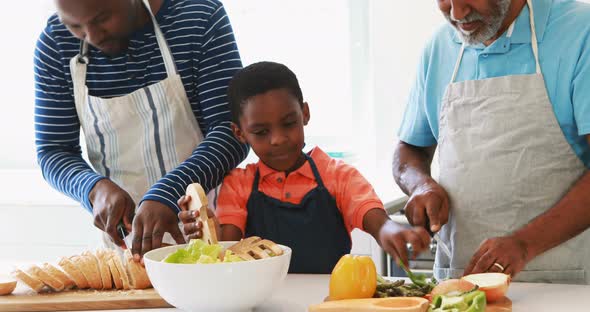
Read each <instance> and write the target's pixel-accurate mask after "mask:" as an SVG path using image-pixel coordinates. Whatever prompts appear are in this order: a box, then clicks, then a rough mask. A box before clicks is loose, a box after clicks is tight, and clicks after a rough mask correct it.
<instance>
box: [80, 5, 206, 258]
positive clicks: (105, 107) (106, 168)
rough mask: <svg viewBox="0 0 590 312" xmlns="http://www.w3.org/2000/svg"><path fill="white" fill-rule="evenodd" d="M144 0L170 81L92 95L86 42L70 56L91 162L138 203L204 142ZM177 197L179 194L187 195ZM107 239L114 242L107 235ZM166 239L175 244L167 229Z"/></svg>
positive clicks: (178, 76) (172, 60) (180, 81)
mask: <svg viewBox="0 0 590 312" xmlns="http://www.w3.org/2000/svg"><path fill="white" fill-rule="evenodd" d="M143 3H144V6H145V7H146V8H147V9H148V11H149V14H150V17H151V20H152V23H153V25H154V31H155V33H156V39H157V41H158V47H159V48H160V51H161V52H162V58H163V60H164V65H165V67H166V74H167V78H166V79H164V80H162V81H160V82H158V83H155V84H152V85H150V86H147V87H144V88H142V89H139V90H136V91H134V92H132V93H131V94H128V95H125V96H121V97H116V98H108V99H103V98H99V97H94V96H90V95H89V94H88V88H87V87H86V70H87V63H88V58H87V57H86V56H85V55H86V54H87V51H88V46H87V43H86V42H83V43H82V50H83V51H82V55H78V56H76V57H74V58H72V59H71V60H70V70H71V74H72V80H73V83H74V98H75V102H76V111H77V113H78V118H79V120H80V124H81V126H82V130H83V133H84V135H85V139H86V146H87V152H88V158H89V161H90V163H91V164H92V166H93V167H94V169H95V170H96V171H97V172H99V173H100V174H102V175H104V176H106V177H107V178H109V179H110V180H112V181H113V182H115V183H116V184H117V185H119V186H120V187H122V188H123V189H124V190H125V191H127V192H128V193H129V195H131V198H133V201H134V202H135V204H136V205H138V204H139V202H140V201H141V199H142V197H143V196H144V194H145V193H146V192H147V191H148V189H149V188H150V187H151V186H152V185H154V184H155V183H156V182H157V181H158V180H159V179H160V178H161V177H163V176H164V175H165V174H166V173H167V172H169V171H170V170H172V169H174V168H176V167H177V166H178V165H179V164H180V163H181V162H183V161H184V160H186V159H188V157H189V156H190V155H191V154H192V152H193V150H194V149H195V148H196V147H197V146H198V145H199V143H200V142H201V141H202V140H203V134H202V133H201V129H200V128H199V125H198V124H197V121H196V119H195V116H194V114H193V112H192V110H191V107H190V103H189V100H188V98H187V95H186V92H185V90H184V86H183V84H182V80H181V78H180V75H179V74H178V72H177V71H176V66H175V64H174V59H173V57H172V53H171V52H170V49H169V47H168V44H167V43H166V39H165V38H164V35H163V34H162V31H161V30H160V27H159V25H158V23H157V21H156V19H155V17H154V15H153V13H152V11H151V8H150V6H149V3H148V1H147V0H143ZM173 195H176V196H178V197H179V198H180V196H181V195H183V194H173ZM104 241H105V243H106V244H107V245H108V246H109V247H112V246H114V245H113V244H112V243H111V241H110V239H109V238H108V236H107V235H106V234H104ZM164 241H165V242H166V243H174V240H172V238H171V236H170V234H169V233H166V235H165V236H164Z"/></svg>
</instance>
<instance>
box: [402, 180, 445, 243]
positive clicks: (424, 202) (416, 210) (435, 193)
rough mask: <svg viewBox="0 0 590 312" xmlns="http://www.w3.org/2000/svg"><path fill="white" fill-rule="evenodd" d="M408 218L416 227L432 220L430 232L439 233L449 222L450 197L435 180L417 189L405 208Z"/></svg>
mask: <svg viewBox="0 0 590 312" xmlns="http://www.w3.org/2000/svg"><path fill="white" fill-rule="evenodd" d="M404 210H405V211H406V218H408V221H409V222H410V224H412V225H414V226H422V227H423V226H425V224H426V216H428V218H429V219H430V230H431V231H432V232H438V231H439V230H440V228H441V227H442V226H443V225H444V224H446V223H447V221H448V220H449V196H448V195H447V192H446V191H445V190H444V189H443V188H442V187H441V186H440V185H439V184H438V183H436V182H435V181H434V180H430V181H428V182H427V183H424V184H422V185H420V186H419V187H417V188H416V189H415V190H414V192H413V193H412V195H411V196H410V199H409V200H408V202H407V203H406V207H405V208H404Z"/></svg>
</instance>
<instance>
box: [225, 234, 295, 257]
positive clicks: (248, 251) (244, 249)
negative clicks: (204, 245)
mask: <svg viewBox="0 0 590 312" xmlns="http://www.w3.org/2000/svg"><path fill="white" fill-rule="evenodd" d="M228 249H229V250H230V251H232V252H233V253H235V254H236V255H237V256H238V257H240V258H242V259H243V260H246V261H250V260H257V259H264V258H269V257H271V256H280V255H282V254H283V249H282V248H281V246H279V245H277V244H275V242H273V241H271V240H268V239H262V238H260V237H258V236H250V237H248V238H244V239H242V240H241V241H239V242H237V243H235V244H234V245H232V246H230V247H229V248H228Z"/></svg>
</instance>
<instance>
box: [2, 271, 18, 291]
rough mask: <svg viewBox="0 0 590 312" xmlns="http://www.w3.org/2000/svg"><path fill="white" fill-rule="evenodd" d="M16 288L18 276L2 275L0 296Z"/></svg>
mask: <svg viewBox="0 0 590 312" xmlns="http://www.w3.org/2000/svg"><path fill="white" fill-rule="evenodd" d="M15 288H16V278H14V277H12V276H6V275H0V296H5V295H10V294H12V292H13V291H14V289H15Z"/></svg>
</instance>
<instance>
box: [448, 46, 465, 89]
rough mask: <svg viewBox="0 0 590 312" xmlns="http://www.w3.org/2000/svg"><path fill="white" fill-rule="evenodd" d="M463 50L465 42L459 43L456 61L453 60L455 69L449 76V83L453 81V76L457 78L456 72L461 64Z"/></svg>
mask: <svg viewBox="0 0 590 312" xmlns="http://www.w3.org/2000/svg"><path fill="white" fill-rule="evenodd" d="M464 52H465V42H463V44H461V50H460V51H459V57H457V61H456V62H455V69H453V76H451V83H454V82H455V78H457V72H459V66H461V60H462V59H463V53H464Z"/></svg>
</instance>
